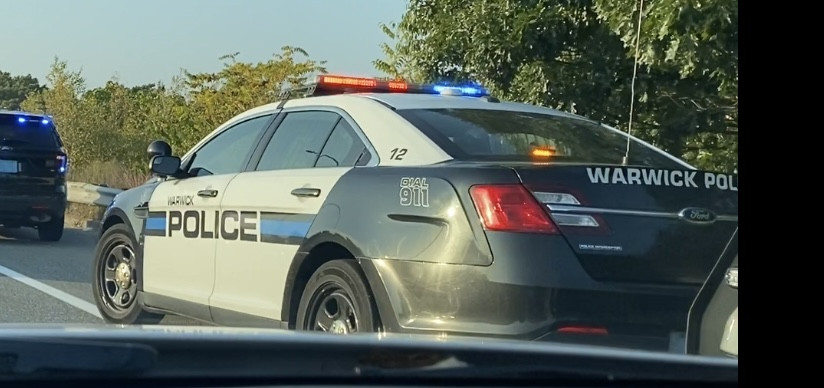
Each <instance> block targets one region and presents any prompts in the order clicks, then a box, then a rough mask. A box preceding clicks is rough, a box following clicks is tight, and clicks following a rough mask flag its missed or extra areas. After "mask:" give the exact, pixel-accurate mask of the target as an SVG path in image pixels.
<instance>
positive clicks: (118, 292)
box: [92, 224, 163, 325]
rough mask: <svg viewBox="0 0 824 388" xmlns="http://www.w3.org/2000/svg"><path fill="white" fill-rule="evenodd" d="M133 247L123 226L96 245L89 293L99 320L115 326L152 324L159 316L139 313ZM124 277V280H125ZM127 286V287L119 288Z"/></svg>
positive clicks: (135, 244)
mask: <svg viewBox="0 0 824 388" xmlns="http://www.w3.org/2000/svg"><path fill="white" fill-rule="evenodd" d="M136 246H137V243H136V241H135V239H134V237H132V234H131V232H129V229H128V227H126V225H124V224H116V225H114V226H112V227H111V228H109V229H108V230H106V232H104V233H103V236H101V237H100V240H99V241H98V243H97V248H96V249H95V253H94V266H93V268H92V290H93V293H94V301H95V304H96V305H97V310H98V311H100V315H101V316H102V317H103V320H105V321H106V322H109V323H117V324H124V325H130V324H152V323H158V322H160V320H161V319H163V315H160V314H153V313H149V312H147V311H144V310H143V306H142V305H141V302H140V300H139V298H138V297H137V279H138V278H139V276H142V274H139V273H137V271H138V269H137V268H138V267H137V262H138V260H140V259H141V258H139V257H138V256H137V253H136V252H137V251H136V250H135V247H136ZM126 274H128V276H126ZM124 285H128V287H123V286H124Z"/></svg>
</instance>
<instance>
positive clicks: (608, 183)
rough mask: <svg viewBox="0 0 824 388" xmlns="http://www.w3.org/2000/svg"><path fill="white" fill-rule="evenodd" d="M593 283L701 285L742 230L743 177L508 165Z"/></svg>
mask: <svg viewBox="0 0 824 388" xmlns="http://www.w3.org/2000/svg"><path fill="white" fill-rule="evenodd" d="M509 167H511V168H513V169H514V170H515V171H516V172H517V174H518V175H519V177H520V179H521V181H522V183H523V184H524V186H526V187H527V189H528V190H529V191H531V192H532V193H533V195H535V197H536V198H537V199H538V201H539V202H541V203H543V204H544V205H545V207H546V209H547V210H548V211H549V213H550V216H551V218H552V220H553V222H555V224H556V225H557V226H558V228H559V230H560V232H561V233H562V234H563V236H564V237H565V238H566V239H567V241H568V242H569V244H570V246H571V247H572V249H573V250H574V251H575V253H576V254H577V256H578V258H579V259H580V262H581V264H582V266H583V267H584V269H585V270H586V271H587V272H588V273H589V275H590V276H592V277H593V278H594V279H596V280H599V281H611V282H631V283H647V284H679V285H681V284H683V285H685V284H691V285H700V284H702V283H703V282H704V280H705V279H706V277H707V275H708V274H709V272H710V271H711V269H712V267H713V265H714V264H715V261H716V260H717V258H718V256H719V255H720V254H721V252H723V250H724V247H725V245H726V243H727V241H729V239H730V237H731V236H732V234H733V232H734V231H735V230H736V228H737V226H738V176H737V175H730V174H723V173H713V172H706V171H698V170H686V169H683V170H678V169H662V168H648V167H631V166H629V167H628V166H620V165H617V166H615V165H535V164H524V165H510V166H509Z"/></svg>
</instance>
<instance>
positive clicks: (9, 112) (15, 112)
mask: <svg viewBox="0 0 824 388" xmlns="http://www.w3.org/2000/svg"><path fill="white" fill-rule="evenodd" d="M0 115H13V116H21V115H22V116H34V117H43V118H45V117H49V116H48V115H44V114H42V113H32V112H24V111H22V110H4V109H0Z"/></svg>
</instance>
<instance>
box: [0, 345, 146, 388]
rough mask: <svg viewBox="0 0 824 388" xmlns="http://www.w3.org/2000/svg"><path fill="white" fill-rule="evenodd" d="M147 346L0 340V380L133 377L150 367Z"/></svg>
mask: <svg viewBox="0 0 824 388" xmlns="http://www.w3.org/2000/svg"><path fill="white" fill-rule="evenodd" d="M156 359H157V352H156V351H155V350H154V349H153V348H152V347H150V346H146V345H140V344H134V343H115V342H104V341H84V340H35V339H12V340H6V339H4V340H0V380H2V379H4V378H9V377H12V378H31V377H44V376H60V377H62V376H86V375H91V376H103V375H130V376H131V375H135V374H140V373H141V372H145V371H148V370H150V369H151V368H153V367H154V365H155V363H156Z"/></svg>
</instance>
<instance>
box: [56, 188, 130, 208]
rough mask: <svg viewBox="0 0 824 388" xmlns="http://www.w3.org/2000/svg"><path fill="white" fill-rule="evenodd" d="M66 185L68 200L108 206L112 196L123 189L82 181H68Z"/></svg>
mask: <svg viewBox="0 0 824 388" xmlns="http://www.w3.org/2000/svg"><path fill="white" fill-rule="evenodd" d="M66 186H67V187H66V188H67V190H68V198H67V199H68V201H69V202H74V203H82V204H86V205H95V206H104V207H105V206H109V204H110V203H111V202H112V199H114V196H115V195H117V194H118V193H120V192H122V191H123V190H121V189H115V188H111V187H105V186H98V185H93V184H91V183H84V182H68V183H67V185H66Z"/></svg>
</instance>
